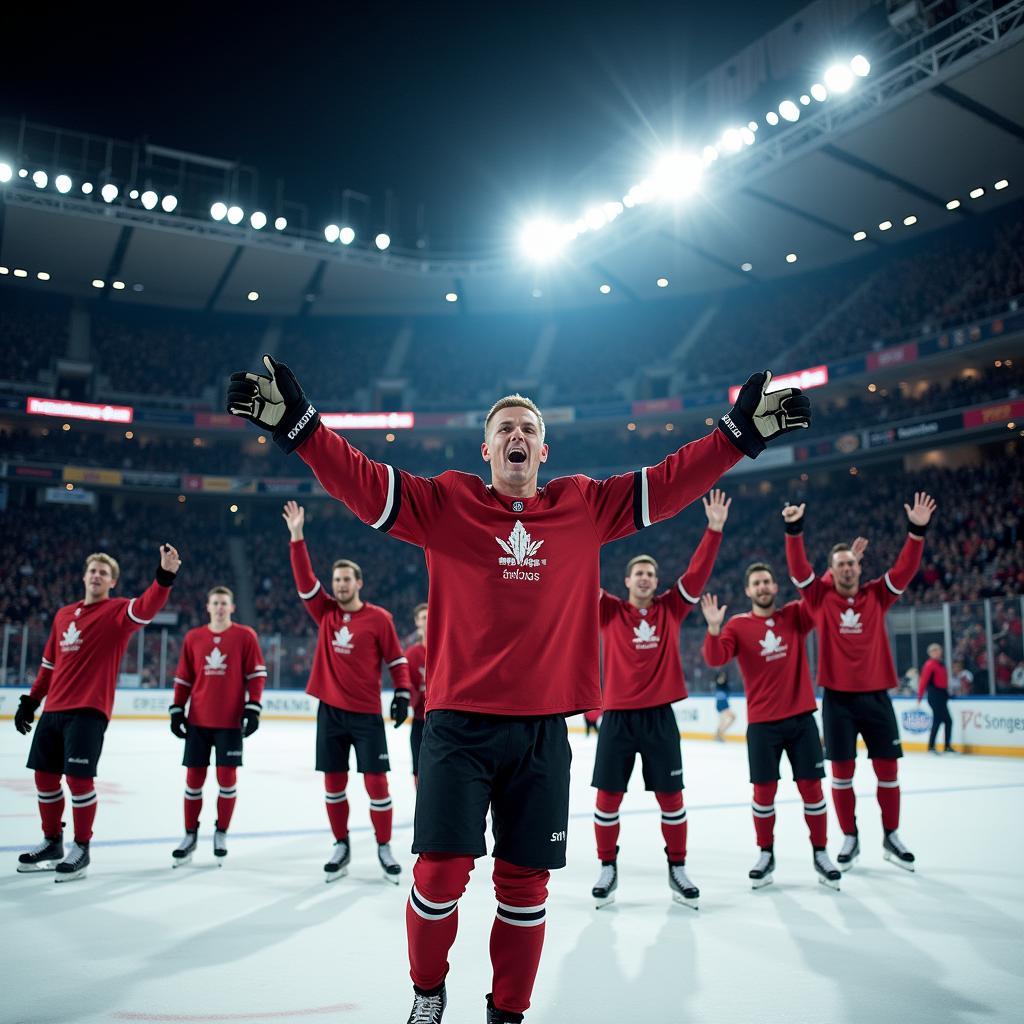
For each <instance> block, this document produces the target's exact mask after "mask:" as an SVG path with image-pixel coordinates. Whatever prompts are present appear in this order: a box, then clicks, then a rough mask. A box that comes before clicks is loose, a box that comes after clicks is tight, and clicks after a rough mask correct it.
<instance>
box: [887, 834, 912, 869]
mask: <svg viewBox="0 0 1024 1024" xmlns="http://www.w3.org/2000/svg"><path fill="white" fill-rule="evenodd" d="M882 856H883V857H884V858H885V859H886V860H888V861H892V863H893V864H895V865H896V867H898V868H903V870H904V871H913V870H914V855H913V854H912V853H911V852H910V851H909V850H908V849H907V848H906V847H905V846H904V845H903V840H901V839H900V837H899V836H898V835H897V834H896V830H895V829H893V830H892V832H888V833H886V836H885V838H884V839H883V840H882Z"/></svg>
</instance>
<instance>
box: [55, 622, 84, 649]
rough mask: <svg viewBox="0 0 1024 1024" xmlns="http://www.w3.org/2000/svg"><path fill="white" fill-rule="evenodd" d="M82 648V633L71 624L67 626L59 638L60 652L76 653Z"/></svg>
mask: <svg viewBox="0 0 1024 1024" xmlns="http://www.w3.org/2000/svg"><path fill="white" fill-rule="evenodd" d="M81 646H82V631H81V630H80V629H79V628H78V627H77V626H76V625H75V624H74V623H73V622H71V623H69V624H68V628H67V629H65V630H64V632H63V634H62V635H61V638H60V649H61V650H62V651H77V650H78V648H79V647H81Z"/></svg>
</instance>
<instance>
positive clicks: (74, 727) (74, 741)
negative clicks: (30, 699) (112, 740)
mask: <svg viewBox="0 0 1024 1024" xmlns="http://www.w3.org/2000/svg"><path fill="white" fill-rule="evenodd" d="M106 731H107V716H106V715H105V714H103V712H102V711H97V710H96V709H95V708H75V709H74V710H73V711H44V712H43V713H42V714H41V715H40V716H39V721H38V722H37V723H36V727H35V731H34V732H33V733H32V746H31V747H30V748H29V751H28V762H27V767H29V768H31V769H32V770H33V771H37V772H52V773H53V774H54V775H77V776H79V777H80V778H83V779H94V778H96V768H97V765H99V762H100V754H101V753H102V752H103V736H104V734H105V733H106Z"/></svg>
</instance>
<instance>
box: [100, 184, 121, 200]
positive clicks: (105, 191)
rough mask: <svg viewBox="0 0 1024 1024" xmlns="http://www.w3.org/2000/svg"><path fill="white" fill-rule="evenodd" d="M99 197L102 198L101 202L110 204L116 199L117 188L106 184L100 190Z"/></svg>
mask: <svg viewBox="0 0 1024 1024" xmlns="http://www.w3.org/2000/svg"><path fill="white" fill-rule="evenodd" d="M100 195H101V196H102V197H103V202H105V203H112V202H113V201H114V200H115V199H116V198H117V186H116V185H110V184H106V185H104V186H103V188H101V189H100Z"/></svg>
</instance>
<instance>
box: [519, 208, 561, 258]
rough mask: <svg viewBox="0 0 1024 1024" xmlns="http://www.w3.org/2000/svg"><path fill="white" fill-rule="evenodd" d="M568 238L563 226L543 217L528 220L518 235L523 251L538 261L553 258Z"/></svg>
mask: <svg viewBox="0 0 1024 1024" xmlns="http://www.w3.org/2000/svg"><path fill="white" fill-rule="evenodd" d="M568 240H569V239H568V232H567V231H566V230H565V229H564V228H560V227H559V226H558V225H557V224H555V222H554V221H551V220H548V219H546V218H543V217H542V218H538V219H537V220H532V221H530V222H529V223H528V224H527V225H526V227H524V228H523V230H522V233H521V234H520V236H519V244H520V247H521V248H522V250H523V252H524V253H525V254H526V255H527V256H528V257H529V258H530V259H532V260H536V261H537V262H538V263H546V262H547V261H548V260H553V259H555V258H556V257H557V256H558V255H559V254H560V253H561V252H562V250H563V249H564V248H565V245H566V243H567V242H568Z"/></svg>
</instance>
